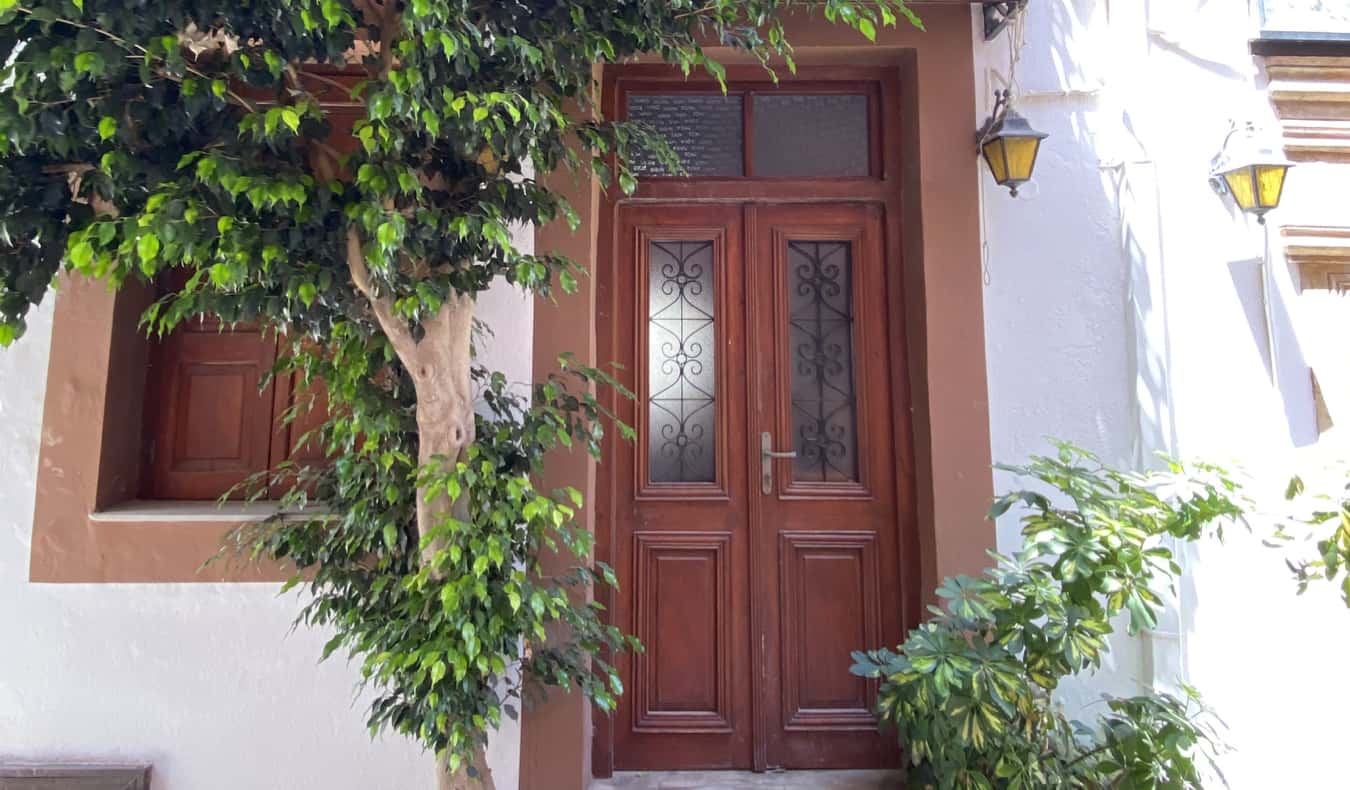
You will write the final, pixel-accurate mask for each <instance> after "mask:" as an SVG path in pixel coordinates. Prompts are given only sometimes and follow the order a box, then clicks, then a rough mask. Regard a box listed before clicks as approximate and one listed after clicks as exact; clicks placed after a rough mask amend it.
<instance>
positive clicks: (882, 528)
mask: <svg viewBox="0 0 1350 790" xmlns="http://www.w3.org/2000/svg"><path fill="white" fill-rule="evenodd" d="M812 76H813V78H812V79H809V80H803V81H800V82H797V83H795V84H787V83H785V84H783V85H767V84H763V83H742V84H735V83H733V84H732V85H730V86H729V89H728V91H727V92H726V93H725V94H723V93H722V92H721V91H720V89H718V88H717V87H716V86H715V85H707V84H702V85H700V84H698V83H680V84H676V85H672V84H670V83H650V82H646V81H642V80H636V81H632V82H629V83H622V82H621V83H620V84H618V85H617V86H614V85H611V89H612V92H611V93H610V94H609V95H610V102H611V106H610V111H611V112H612V113H613V114H614V115H613V116H612V117H629V118H634V117H639V116H640V117H639V119H640V120H644V121H646V122H648V123H650V124H652V125H654V126H656V127H657V128H658V129H659V130H661V131H663V132H664V133H665V135H666V137H667V139H668V140H670V141H671V143H672V145H673V147H675V149H676V151H677V153H679V154H680V156H681V159H682V160H683V161H685V162H686V163H687V165H686V166H687V168H688V172H687V173H685V174H682V175H681V176H679V177H675V176H672V175H671V174H669V173H665V172H663V171H662V167H663V164H662V163H661V162H660V161H659V160H658V159H646V160H644V159H642V158H641V157H639V158H638V159H637V161H636V168H637V169H638V170H639V171H640V173H639V174H640V175H642V176H643V177H644V180H643V181H642V183H641V186H640V188H639V192H638V194H637V195H636V196H635V199H631V200H623V201H618V202H615V203H611V204H610V212H611V213H609V214H608V222H607V223H606V224H605V225H604V226H602V229H601V233H602V234H603V235H604V236H605V237H608V243H609V245H610V246H609V249H610V255H609V256H608V261H607V265H606V266H604V267H602V269H601V272H600V273H599V276H598V283H597V284H598V287H599V294H600V302H599V304H598V305H597V316H598V330H599V341H600V343H599V348H600V352H599V353H600V357H601V358H603V359H607V360H612V361H615V362H618V363H619V364H620V365H621V366H622V367H621V373H620V377H621V379H622V380H624V381H625V383H626V384H627V385H628V386H629V387H630V388H631V389H632V390H633V392H634V394H635V398H633V399H632V400H628V399H616V400H615V401H613V403H612V405H613V406H614V408H615V410H616V413H617V415H618V416H619V417H620V419H622V420H623V421H625V422H627V423H628V424H630V425H632V426H633V427H634V428H635V429H636V433H637V438H636V441H634V442H631V443H629V442H621V441H617V440H614V439H610V440H609V441H608V442H607V446H606V454H605V459H606V463H605V464H604V465H603V466H602V467H601V478H600V501H601V503H602V504H601V506H600V510H599V512H598V515H597V524H598V530H597V532H598V534H599V540H598V544H597V553H598V556H599V557H600V558H601V559H602V560H605V561H607V562H609V563H610V564H611V565H612V566H614V568H615V570H616V571H617V573H618V577H619V579H620V581H621V583H622V585H623V587H622V588H621V589H620V590H619V591H617V592H613V593H610V594H608V595H605V596H604V597H603V598H602V602H603V603H605V605H606V606H607V608H608V610H609V617H610V621H611V622H612V623H613V624H614V625H617V626H618V627H620V628H621V629H623V630H624V631H625V632H626V633H632V634H634V635H636V636H637V637H638V638H639V639H640V640H641V641H642V642H643V644H644V645H645V648H646V650H645V652H644V653H641V654H637V655H633V654H626V655H622V656H619V657H617V659H616V662H615V663H616V665H617V667H618V670H619V673H620V676H621V678H622V681H623V684H624V688H625V693H624V695H623V696H622V698H621V699H620V704H619V708H618V710H617V711H616V712H615V713H614V715H613V716H612V717H609V718H607V719H604V720H597V723H598V728H597V729H598V734H597V738H596V754H597V760H596V762H597V769H598V770H597V774H599V775H608V772H609V771H610V770H619V771H624V770H646V771H651V770H658V771H671V770H716V769H741V770H754V771H765V770H771V769H790V770H791V769H801V770H809V769H871V768H889V767H894V766H896V765H898V764H899V750H898V748H897V747H896V745H895V742H894V739H893V737H891V736H890V735H882V734H879V733H878V732H877V721H876V718H875V716H874V714H873V712H872V711H873V707H874V703H875V697H876V684H875V683H874V682H871V681H866V680H863V679H860V678H856V677H853V676H852V675H851V674H849V672H848V668H849V665H850V664H851V658H850V652H851V651H853V650H857V649H868V648H874V647H879V646H882V645H893V644H896V643H898V642H899V641H900V640H901V638H902V636H903V633H904V630H905V627H906V615H907V613H908V611H907V609H906V606H907V604H908V603H912V601H913V595H912V591H910V590H908V589H907V588H906V586H905V584H906V582H911V581H912V580H913V578H914V577H915V576H916V575H917V574H915V573H914V572H913V569H912V568H911V567H909V566H910V565H912V564H913V563H914V557H913V549H912V533H910V532H909V530H910V528H912V525H913V513H914V509H915V506H914V503H913V501H912V493H911V492H912V488H911V486H910V485H908V483H907V481H908V479H909V478H908V476H909V475H910V474H912V467H911V466H910V465H909V464H908V463H907V459H908V458H910V457H911V456H910V454H911V448H910V442H911V441H912V440H911V438H910V437H911V433H910V425H909V410H908V407H907V405H906V404H907V403H908V388H909V384H908V378H907V372H908V368H907V365H906V362H905V349H904V347H903V345H904V344H903V337H904V334H903V321H904V315H903V309H902V308H901V307H900V305H902V304H903V298H902V296H901V294H902V283H901V281H900V277H901V271H900V266H899V259H898V256H899V250H900V245H899V240H898V235H899V223H898V217H897V215H898V203H899V192H898V178H896V177H895V176H894V174H893V173H892V174H891V175H890V176H889V177H888V175H887V157H886V156H884V151H885V150H886V148H887V145H886V143H885V142H884V141H886V140H888V139H890V140H891V141H892V142H894V138H893V135H894V131H895V130H894V129H890V130H887V129H885V128H883V124H882V123H881V120H882V118H883V115H884V114H883V113H882V107H884V106H886V102H887V100H888V99H890V100H893V99H894V94H893V91H894V85H893V84H892V83H888V82H887V81H886V80H884V79H877V80H874V81H869V80H864V79H860V77H861V76H866V75H865V74H864V73H863V72H861V71H859V70H849V71H848V72H847V73H846V74H845V75H843V76H844V77H845V79H840V80H838V81H831V80H829V79H827V78H828V77H829V76H830V74H829V73H827V72H824V71H821V70H817V71H816V72H815V73H814V74H813V75H812ZM888 133H889V134H890V135H891V137H888Z"/></svg>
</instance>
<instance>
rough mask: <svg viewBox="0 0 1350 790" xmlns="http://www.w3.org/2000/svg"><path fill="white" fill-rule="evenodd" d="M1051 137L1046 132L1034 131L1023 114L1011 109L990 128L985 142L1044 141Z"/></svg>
mask: <svg viewBox="0 0 1350 790" xmlns="http://www.w3.org/2000/svg"><path fill="white" fill-rule="evenodd" d="M1049 136H1050V135H1048V134H1046V133H1045V132H1040V131H1037V130H1035V129H1033V128H1032V126H1031V123H1030V122H1028V121H1027V119H1026V118H1023V117H1022V114H1021V113H1019V112H1018V111H1017V110H1014V109H1012V108H1011V107H1010V108H1008V111H1007V112H1005V113H1003V117H1002V118H999V119H998V120H997V121H995V122H994V125H993V126H991V127H989V132H988V134H987V135H986V136H985V138H984V140H983V142H988V141H989V140H992V139H993V138H995V137H1035V138H1036V139H1037V140H1044V139H1045V138H1047V137H1049Z"/></svg>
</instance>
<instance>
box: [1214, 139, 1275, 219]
mask: <svg viewBox="0 0 1350 790" xmlns="http://www.w3.org/2000/svg"><path fill="white" fill-rule="evenodd" d="M1293 164H1294V163H1293V162H1290V161H1289V160H1288V159H1286V158H1285V157H1284V155H1283V154H1281V153H1280V152H1278V151H1277V150H1275V147H1274V146H1272V145H1270V144H1269V143H1267V142H1265V141H1264V140H1263V139H1262V138H1261V136H1260V135H1259V134H1258V133H1257V129H1256V125H1255V124H1254V123H1251V122H1247V123H1246V124H1244V125H1243V126H1242V127H1241V128H1239V127H1238V126H1237V125H1236V124H1235V125H1234V126H1233V128H1232V130H1230V131H1229V132H1228V137H1226V138H1225V139H1224V142H1223V150H1222V151H1221V152H1220V153H1219V155H1218V157H1216V158H1215V160H1214V164H1213V169H1212V170H1211V172H1210V183H1211V184H1212V185H1213V186H1214V190H1215V191H1216V192H1218V193H1219V194H1221V195H1222V194H1225V193H1227V194H1229V195H1232V196H1233V202H1234V203H1236V204H1237V206H1238V208H1240V209H1242V210H1243V211H1244V212H1246V213H1248V214H1254V215H1255V216H1256V221H1257V222H1259V223H1261V224H1262V225H1264V224H1265V222H1266V212H1268V211H1270V210H1271V209H1275V208H1279V205H1280V198H1281V197H1282V196H1283V194H1284V179H1285V176H1286V175H1288V173H1289V168H1291V167H1293Z"/></svg>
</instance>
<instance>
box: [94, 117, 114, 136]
mask: <svg viewBox="0 0 1350 790" xmlns="http://www.w3.org/2000/svg"><path fill="white" fill-rule="evenodd" d="M115 134H117V119H116V118H113V117H112V116H109V115H105V116H103V118H102V119H101V120H100V121H99V122H98V137H99V139H100V140H111V139H112V137H113V135H115Z"/></svg>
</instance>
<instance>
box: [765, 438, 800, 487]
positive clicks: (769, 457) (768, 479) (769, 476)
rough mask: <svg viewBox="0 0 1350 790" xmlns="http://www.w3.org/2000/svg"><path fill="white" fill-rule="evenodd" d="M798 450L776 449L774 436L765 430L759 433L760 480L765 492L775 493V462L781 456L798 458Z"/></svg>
mask: <svg viewBox="0 0 1350 790" xmlns="http://www.w3.org/2000/svg"><path fill="white" fill-rule="evenodd" d="M796 457H797V451H796V450H789V451H787V452H782V451H775V450H774V449H773V436H772V435H771V434H770V433H769V432H768V431H765V432H763V433H761V434H760V435H759V482H760V489H761V490H762V491H763V492H764V493H765V494H772V493H773V462H774V461H775V460H777V459H779V458H796Z"/></svg>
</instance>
